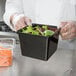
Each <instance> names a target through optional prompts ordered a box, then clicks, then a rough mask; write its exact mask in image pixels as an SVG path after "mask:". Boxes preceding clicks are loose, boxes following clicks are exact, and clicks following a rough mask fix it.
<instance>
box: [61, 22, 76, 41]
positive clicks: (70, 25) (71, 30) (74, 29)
mask: <svg viewBox="0 0 76 76" xmlns="http://www.w3.org/2000/svg"><path fill="white" fill-rule="evenodd" d="M60 27H61V31H60V34H61V37H62V39H63V40H68V39H73V38H75V37H76V22H75V21H69V22H61V25H60Z"/></svg>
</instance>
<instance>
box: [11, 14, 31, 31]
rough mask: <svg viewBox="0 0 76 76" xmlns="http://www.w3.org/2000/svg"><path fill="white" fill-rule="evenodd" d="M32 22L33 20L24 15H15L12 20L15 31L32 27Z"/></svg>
mask: <svg viewBox="0 0 76 76" xmlns="http://www.w3.org/2000/svg"><path fill="white" fill-rule="evenodd" d="M31 22H32V21H31V19H29V18H28V17H25V16H24V15H23V14H14V15H13V16H12V20H11V23H12V25H13V28H14V29H15V31H17V30H19V29H21V28H23V27H25V26H27V25H31V24H32V23H31Z"/></svg>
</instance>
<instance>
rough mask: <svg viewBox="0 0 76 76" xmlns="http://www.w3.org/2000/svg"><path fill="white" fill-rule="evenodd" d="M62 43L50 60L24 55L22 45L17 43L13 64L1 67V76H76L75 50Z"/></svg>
mask: <svg viewBox="0 0 76 76" xmlns="http://www.w3.org/2000/svg"><path fill="white" fill-rule="evenodd" d="M60 45H61V44H60ZM60 45H59V46H58V49H57V51H56V52H55V54H54V55H53V56H52V57H51V58H50V59H49V60H48V61H42V60H38V59H33V58H30V57H24V56H22V55H21V50H20V45H19V44H18V45H16V47H15V49H14V53H13V54H14V55H13V65H12V66H11V67H0V76H76V53H75V50H73V49H69V47H68V46H67V47H68V48H64V49H63V48H60Z"/></svg>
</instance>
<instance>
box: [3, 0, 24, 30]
mask: <svg viewBox="0 0 76 76" xmlns="http://www.w3.org/2000/svg"><path fill="white" fill-rule="evenodd" d="M15 14H23V7H22V0H7V1H6V6H5V13H4V16H3V17H4V21H5V23H6V24H7V25H8V26H9V27H10V28H11V29H12V30H14V29H13V26H12V24H11V21H12V19H13V16H14V15H15Z"/></svg>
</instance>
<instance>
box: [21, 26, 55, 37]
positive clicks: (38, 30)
mask: <svg viewBox="0 0 76 76" xmlns="http://www.w3.org/2000/svg"><path fill="white" fill-rule="evenodd" d="M21 32H22V33H28V34H32V35H41V36H52V35H53V34H54V31H52V30H49V29H48V26H45V25H42V26H39V25H37V26H30V25H29V26H27V27H25V28H23V29H21Z"/></svg>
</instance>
